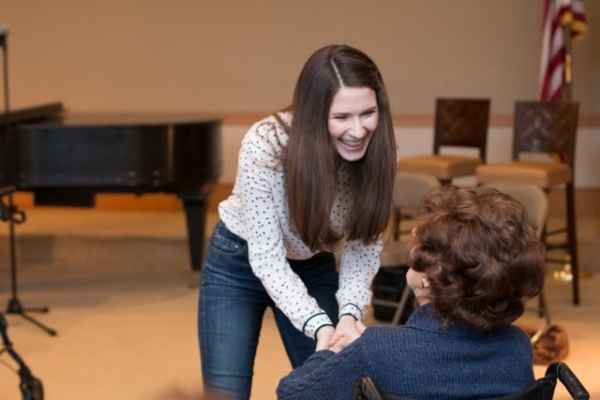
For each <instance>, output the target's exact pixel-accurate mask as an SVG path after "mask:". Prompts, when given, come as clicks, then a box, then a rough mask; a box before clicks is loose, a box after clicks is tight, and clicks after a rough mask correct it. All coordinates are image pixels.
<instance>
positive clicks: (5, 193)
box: [0, 27, 56, 336]
mask: <svg viewBox="0 0 600 400" xmlns="http://www.w3.org/2000/svg"><path fill="white" fill-rule="evenodd" d="M8 32H9V29H8V28H7V27H0V47H2V56H3V57H2V58H3V62H4V139H5V142H6V143H5V144H8V142H9V139H10V118H9V110H10V108H9V104H8V62H7V56H6V53H7V47H8V45H7V41H6V37H7V36H8ZM7 148H8V146H7ZM6 156H7V155H6V154H4V157H3V158H5V159H6V158H7V157H6ZM3 161H4V163H5V168H4V171H5V172H6V173H7V175H9V176H10V175H11V174H9V173H8V168H9V165H8V163H7V162H6V160H3ZM2 178H4V177H2ZM14 191H15V187H14V186H9V187H6V188H2V189H0V219H1V220H2V221H5V222H6V221H8V226H9V236H10V267H11V278H12V298H11V299H10V300H9V302H8V308H7V310H6V313H7V314H18V315H20V316H22V317H23V318H25V319H26V320H28V321H30V322H31V323H33V324H35V325H37V326H39V327H40V328H42V329H43V330H45V331H46V332H48V334H50V335H52V336H55V335H56V331H54V330H52V329H50V328H48V327H47V326H45V325H43V324H41V323H40V322H38V321H36V320H35V319H33V318H31V317H30V316H29V315H27V314H26V313H25V312H26V311H32V312H48V311H49V310H48V308H47V307H43V308H38V309H28V310H25V309H24V308H23V306H22V305H21V302H20V301H19V299H18V298H17V265H16V264H17V263H16V254H15V224H21V223H23V222H25V213H24V212H23V211H19V210H18V209H17V207H15V206H14V204H13V197H12V194H13V192H14ZM5 197H8V204H5V203H4V198H5Z"/></svg>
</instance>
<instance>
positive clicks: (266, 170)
mask: <svg viewBox="0 0 600 400" xmlns="http://www.w3.org/2000/svg"><path fill="white" fill-rule="evenodd" d="M276 129H277V128H276V125H274V124H273V123H262V124H258V125H256V126H255V127H253V130H251V132H249V134H247V135H246V137H245V138H244V141H243V142H242V148H241V150H240V156H239V162H238V175H237V182H236V186H238V187H239V189H238V190H239V192H238V195H239V196H240V197H241V205H242V219H243V221H242V223H243V225H244V227H245V239H246V240H247V242H248V256H249V261H250V265H251V267H252V271H253V272H254V274H255V275H256V276H257V277H258V278H259V279H260V280H261V282H262V284H263V286H264V287H265V289H266V291H267V293H268V294H269V296H270V297H271V298H272V299H273V301H274V302H275V304H276V305H277V307H278V308H280V309H281V310H282V311H283V313H284V314H285V315H286V316H287V317H288V318H289V319H290V321H291V322H292V324H293V325H294V326H295V327H296V328H297V329H298V330H300V331H302V332H304V333H305V334H306V335H307V336H309V337H311V338H312V337H314V334H315V332H316V331H317V330H318V329H319V328H320V327H322V326H324V325H331V321H330V319H329V318H328V317H327V315H326V314H325V312H324V311H323V310H322V309H321V308H320V307H319V305H318V304H317V301H316V300H315V299H314V298H313V297H311V296H310V295H309V294H308V290H307V288H306V286H305V284H304V283H303V282H302V280H301V279H300V277H299V276H298V275H297V274H296V273H295V272H294V271H293V270H292V268H291V266H290V265H289V263H288V261H287V260H286V248H285V244H284V235H283V233H282V226H281V221H280V218H282V217H281V215H280V214H278V213H277V209H278V207H277V206H279V208H280V209H281V208H282V207H281V204H276V202H284V201H286V199H287V197H286V196H285V188H284V186H283V178H282V174H283V171H282V167H281V156H280V152H281V143H279V140H280V138H278V136H277V134H276V132H275V130H276ZM283 208H284V209H287V207H283ZM285 217H286V216H284V218H285Z"/></svg>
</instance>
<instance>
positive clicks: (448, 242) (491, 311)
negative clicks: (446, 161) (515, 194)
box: [412, 185, 545, 332]
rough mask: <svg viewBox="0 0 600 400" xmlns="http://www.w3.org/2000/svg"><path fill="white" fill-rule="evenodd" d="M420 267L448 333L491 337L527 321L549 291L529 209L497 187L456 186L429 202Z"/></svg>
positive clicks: (415, 258)
mask: <svg viewBox="0 0 600 400" xmlns="http://www.w3.org/2000/svg"><path fill="white" fill-rule="evenodd" d="M421 211H422V215H421V219H422V221H423V222H422V224H420V225H419V226H418V228H417V229H416V230H415V232H414V235H415V241H416V243H415V248H414V250H413V252H412V263H413V265H412V268H413V269H414V270H415V271H419V272H425V273H426V274H427V279H428V280H429V282H430V290H431V300H432V303H433V308H434V311H435V313H436V314H437V315H439V316H440V317H441V318H442V319H443V320H444V325H445V326H451V325H453V326H456V325H458V326H468V327H471V328H474V329H476V330H479V331H484V332H489V331H491V330H493V329H495V328H498V327H502V326H506V325H509V324H511V323H512V322H513V321H515V320H516V319H517V318H518V317H520V316H521V315H522V314H523V312H524V310H525V302H526V301H527V299H529V298H531V297H534V296H536V295H538V294H539V293H540V291H541V290H542V287H543V285H544V260H545V248H544V245H543V243H542V242H541V240H540V239H539V238H538V237H537V236H536V233H535V232H534V230H533V229H532V228H531V227H530V226H529V225H528V223H527V212H526V210H525V208H524V207H523V205H522V204H521V203H519V202H517V201H515V200H513V199H512V198H511V197H510V196H508V195H506V194H503V193H501V192H499V191H498V190H496V189H493V188H487V187H478V188H475V189H466V188H458V187H456V186H452V185H448V186H443V187H440V188H437V190H434V191H432V192H431V193H429V194H428V195H427V196H426V197H425V198H424V199H423V201H422V203H421Z"/></svg>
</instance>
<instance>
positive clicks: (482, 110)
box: [433, 98, 490, 163]
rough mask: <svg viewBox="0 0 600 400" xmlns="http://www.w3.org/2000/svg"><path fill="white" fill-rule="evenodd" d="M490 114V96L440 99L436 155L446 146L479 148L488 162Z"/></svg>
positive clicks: (436, 113)
mask: <svg viewBox="0 0 600 400" xmlns="http://www.w3.org/2000/svg"><path fill="white" fill-rule="evenodd" d="M489 116H490V100H489V99H451V98H439V99H436V105H435V129H434V139H433V154H440V148H441V147H442V146H458V147H475V148H477V149H478V150H479V157H480V158H481V159H482V161H483V162H484V163H485V162H486V159H487V137H488V125H489Z"/></svg>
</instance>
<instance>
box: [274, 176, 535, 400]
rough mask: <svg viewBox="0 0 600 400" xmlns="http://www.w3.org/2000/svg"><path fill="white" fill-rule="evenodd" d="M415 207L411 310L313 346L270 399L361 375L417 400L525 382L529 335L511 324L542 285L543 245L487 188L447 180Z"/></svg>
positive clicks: (336, 388)
mask: <svg viewBox="0 0 600 400" xmlns="http://www.w3.org/2000/svg"><path fill="white" fill-rule="evenodd" d="M421 211H422V215H421V217H420V221H421V223H419V225H418V226H417V227H416V228H415V229H414V230H413V236H414V241H415V243H414V246H413V247H412V250H411V257H410V258H411V260H412V265H411V268H410V269H409V270H408V273H407V283H408V285H409V286H410V288H411V289H412V290H413V291H414V293H415V296H416V300H417V302H418V304H419V307H418V308H417V309H416V310H415V311H414V313H413V314H412V315H411V316H410V318H409V319H408V321H407V323H406V325H404V326H397V327H391V326H374V327H369V328H365V327H364V325H362V324H361V323H360V322H357V325H358V326H359V327H360V330H362V335H361V336H360V337H359V338H358V339H357V340H355V341H354V342H352V343H351V344H349V345H348V346H347V347H346V348H344V349H343V350H342V351H340V352H338V353H334V352H333V351H332V350H322V351H318V352H316V353H315V354H314V355H313V356H311V357H310V358H309V359H308V360H307V361H306V362H305V363H304V364H303V365H302V366H301V367H298V368H296V369H295V370H293V371H292V372H291V373H290V374H289V375H288V376H286V377H285V378H283V379H282V380H281V382H280V384H279V387H278V388H277V395H278V398H279V399H282V400H284V399H285V400H292V399H302V400H310V399H324V398H327V399H333V400H336V399H339V400H342V399H344V400H346V399H349V398H350V396H351V393H352V389H353V385H354V382H355V380H356V379H357V378H359V377H361V376H369V377H371V378H372V379H373V380H374V381H375V382H376V383H377V385H378V386H379V387H380V389H381V390H382V392H383V393H386V394H388V395H394V396H402V397H409V398H413V399H419V400H426V399H461V400H465V399H486V398H494V397H500V396H506V395H509V394H514V393H518V392H520V391H522V390H524V389H525V388H527V387H528V386H530V385H531V384H532V383H533V382H534V380H535V378H534V374H533V351H532V347H531V343H530V341H529V337H528V336H527V334H526V333H525V332H524V331H523V330H521V329H520V328H518V327H516V326H514V325H512V323H513V322H514V321H515V320H516V319H517V318H518V317H520V316H521V315H522V314H523V312H524V310H525V303H526V301H527V299H529V298H531V297H533V296H536V295H538V294H539V293H540V291H541V289H542V286H543V283H544V258H545V250H544V245H543V244H542V242H541V241H540V240H539V239H538V238H537V237H536V234H535V232H534V231H533V229H532V228H530V227H529V225H528V224H527V214H526V211H525V209H524V208H523V206H522V205H521V204H520V203H518V202H517V201H515V200H513V199H512V198H511V197H510V196H508V195H505V194H502V193H500V192H498V191H497V190H496V189H492V188H484V187H478V188H475V189H464V188H457V187H456V186H451V185H449V186H443V187H441V188H438V189H437V190H434V191H433V192H431V193H430V194H428V195H427V196H426V197H425V198H424V199H423V201H422V204H421Z"/></svg>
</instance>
